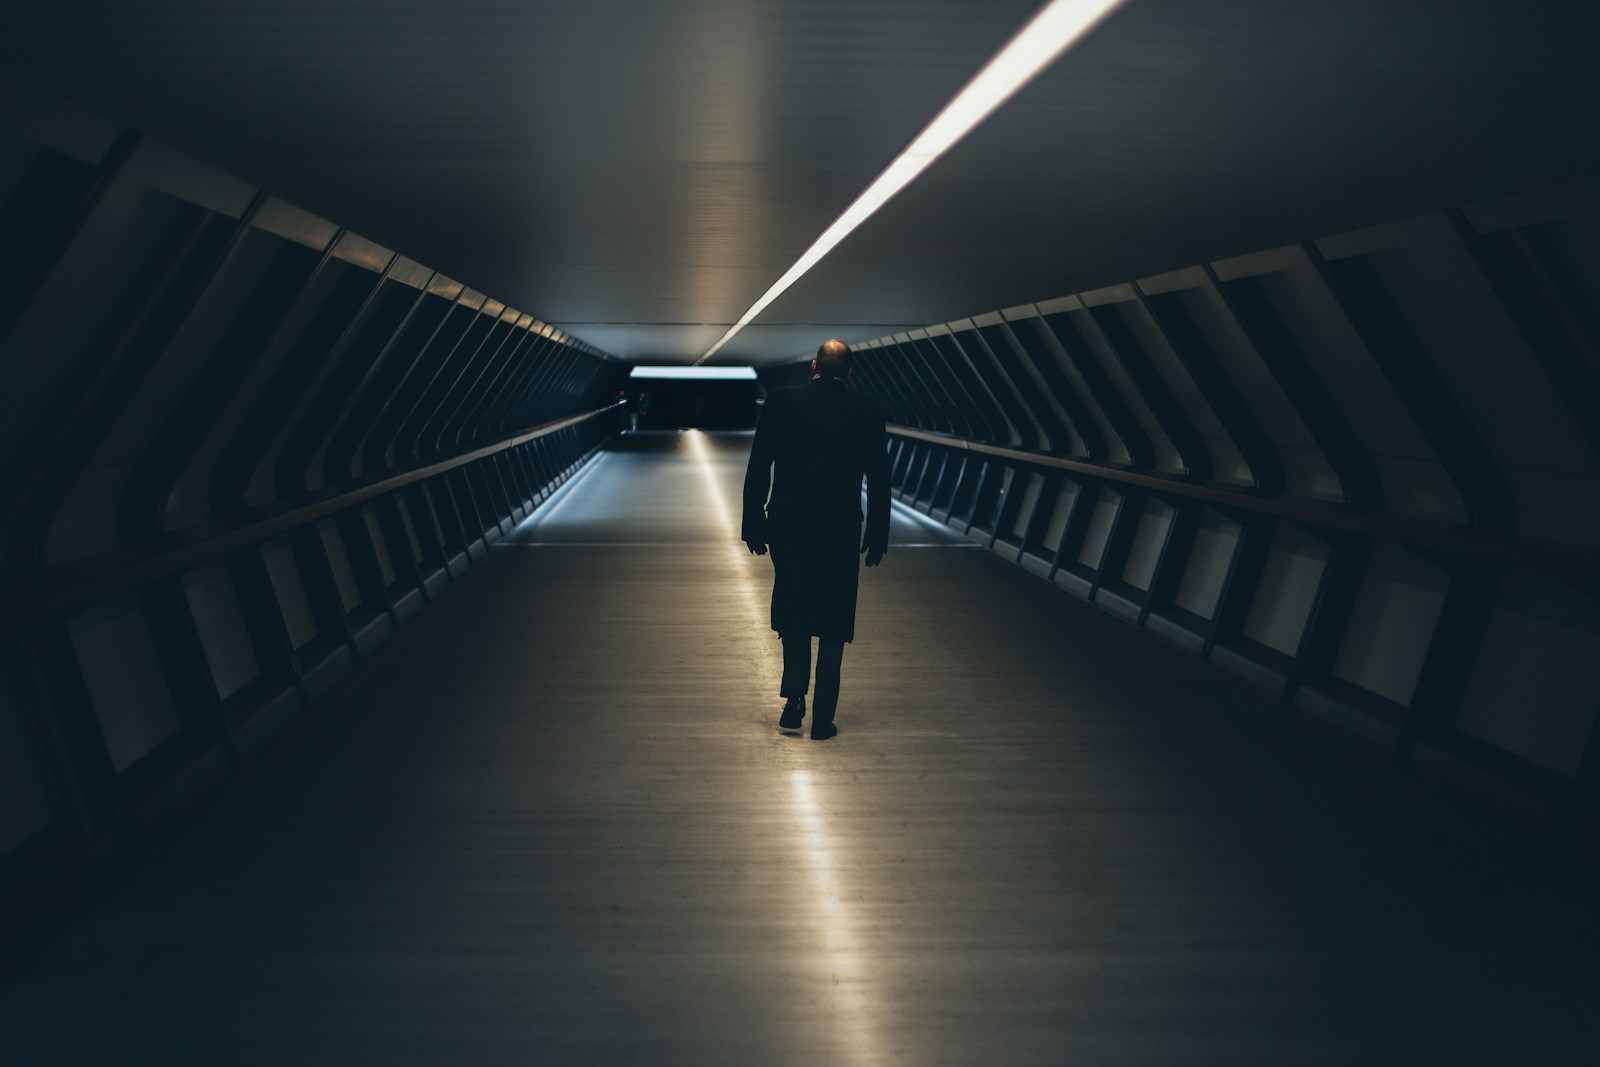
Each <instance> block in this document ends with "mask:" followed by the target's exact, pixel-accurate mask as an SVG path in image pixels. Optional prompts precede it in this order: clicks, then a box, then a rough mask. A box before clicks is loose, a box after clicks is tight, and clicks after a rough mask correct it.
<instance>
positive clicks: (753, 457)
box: [739, 393, 782, 544]
mask: <svg viewBox="0 0 1600 1067" xmlns="http://www.w3.org/2000/svg"><path fill="white" fill-rule="evenodd" d="M777 395H778V394H777V393H769V394H768V396H767V402H766V403H765V404H763V405H762V408H761V417H760V419H759V420H758V421H757V422H756V439H755V443H754V444H752V445H751V446H750V465H749V466H748V467H746V468H745V471H744V519H743V521H742V522H741V523H740V524H739V539H740V540H742V541H750V542H753V543H760V544H766V543H767V494H768V492H769V491H770V490H771V489H772V458H773V455H774V452H775V447H774V446H775V445H776V444H777V433H778V431H777V425H778V423H779V421H780V419H779V417H778V410H777V409H778V408H779V407H781V406H782V402H781V401H780V402H778V403H774V402H773V400H774V398H775V397H776V396H777Z"/></svg>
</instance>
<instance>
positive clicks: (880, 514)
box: [862, 407, 889, 553]
mask: <svg viewBox="0 0 1600 1067" xmlns="http://www.w3.org/2000/svg"><path fill="white" fill-rule="evenodd" d="M866 437H867V454H866V456H865V457H863V462H862V466H863V467H864V468H865V470H866V472H867V532H866V536H865V537H864V538H863V539H862V545H863V547H864V548H866V549H868V550H872V549H876V550H877V551H878V552H880V553H883V552H887V551H888V550H889V434H888V432H887V430H886V429H885V427H884V418H883V409H882V408H880V407H874V408H873V411H872V414H871V424H870V425H869V426H868V428H867V435H866Z"/></svg>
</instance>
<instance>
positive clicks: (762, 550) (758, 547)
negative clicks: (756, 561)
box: [744, 541, 767, 556]
mask: <svg viewBox="0 0 1600 1067" xmlns="http://www.w3.org/2000/svg"><path fill="white" fill-rule="evenodd" d="M744 545H745V547H746V548H748V549H749V550H750V551H751V552H753V553H755V554H756V555H758V556H765V555H766V554H767V543H766V542H765V541H746V542H745V543H744Z"/></svg>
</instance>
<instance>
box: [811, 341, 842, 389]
mask: <svg viewBox="0 0 1600 1067" xmlns="http://www.w3.org/2000/svg"><path fill="white" fill-rule="evenodd" d="M850 367H851V360H850V346H849V345H847V344H845V343H844V342H843V341H838V340H831V341H824V342H822V345H821V347H819V348H818V349H817V358H816V359H814V360H812V361H811V369H812V370H813V371H815V372H816V373H818V374H820V375H822V376H823V377H824V378H837V379H839V380H840V381H841V382H842V381H844V380H845V379H846V378H848V377H850Z"/></svg>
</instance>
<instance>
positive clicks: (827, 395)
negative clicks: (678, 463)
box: [740, 341, 889, 741]
mask: <svg viewBox="0 0 1600 1067" xmlns="http://www.w3.org/2000/svg"><path fill="white" fill-rule="evenodd" d="M850 370H851V357H850V349H849V347H848V346H847V345H845V343H844V342H843V341H825V342H823V344H822V347H821V348H818V349H817V358H816V359H814V360H812V361H811V371H812V378H811V384H810V385H807V386H803V387H801V388H798V389H777V390H774V391H773V392H772V393H771V394H769V395H768V396H767V402H766V405H765V407H764V408H763V409H762V412H761V422H760V425H758V426H757V427H756V439H755V444H754V445H753V446H752V447H751V449H750V466H749V469H748V470H746V472H745V476H744V524H743V529H742V531H741V534H740V536H741V537H743V539H744V542H745V544H746V545H748V546H749V548H750V551H751V552H754V553H755V554H756V555H758V556H760V555H764V554H765V553H766V552H767V549H768V548H769V547H770V548H771V550H772V568H773V571H774V580H773V585H772V628H773V629H774V630H776V631H777V632H778V636H779V637H780V638H781V639H782V640H783V682H782V684H781V685H780V686H779V690H778V693H779V695H780V696H783V697H785V698H787V699H786V702H785V704H784V708H783V715H782V717H781V718H780V719H779V720H778V726H779V728H780V729H783V730H789V731H797V730H799V729H800V724H801V722H802V720H803V719H804V718H805V714H806V689H807V688H808V684H809V682H810V675H811V639H812V638H813V637H815V638H817V689H816V693H815V702H814V703H813V704H812V708H811V711H812V715H811V739H812V740H813V741H825V740H827V739H828V738H830V737H832V736H834V735H835V734H837V733H838V732H839V730H838V727H836V726H835V725H834V722H833V714H834V710H835V708H836V707H837V706H838V703H839V668H840V664H841V662H842V660H843V658H844V646H845V644H846V643H847V642H849V641H850V640H852V639H853V638H854V637H855V624H856V580H857V578H858V576H859V573H860V571H859V568H858V564H857V562H856V556H857V553H858V552H864V553H866V557H867V558H866V564H867V566H869V567H876V566H877V565H878V564H879V563H880V562H881V561H882V560H883V554H884V553H885V552H887V551H888V548H889V456H888V451H887V445H886V439H885V434H884V420H883V409H882V408H880V407H879V406H878V405H877V404H876V403H874V402H873V401H871V400H869V399H867V398H866V397H864V396H862V395H861V394H859V393H852V392H850V391H849V390H848V389H846V388H845V382H846V380H848V379H849V377H850ZM863 477H865V478H866V480H867V514H866V516H865V518H866V523H867V529H866V536H865V537H862V535H861V522H862V518H863V516H862V514H861V479H862V478H863ZM769 490H770V492H771V495H770V498H769V496H768V491H769ZM858 546H859V547H858Z"/></svg>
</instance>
